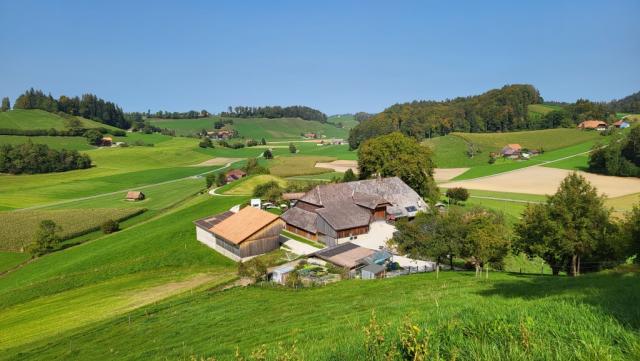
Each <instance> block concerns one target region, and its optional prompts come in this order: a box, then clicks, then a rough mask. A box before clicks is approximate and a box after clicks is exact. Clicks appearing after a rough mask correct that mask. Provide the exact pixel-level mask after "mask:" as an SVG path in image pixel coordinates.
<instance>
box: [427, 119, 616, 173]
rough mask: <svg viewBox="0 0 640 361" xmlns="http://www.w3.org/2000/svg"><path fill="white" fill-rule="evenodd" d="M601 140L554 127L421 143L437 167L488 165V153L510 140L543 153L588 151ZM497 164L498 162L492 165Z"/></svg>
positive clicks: (453, 135)
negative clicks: (471, 153) (470, 148)
mask: <svg viewBox="0 0 640 361" xmlns="http://www.w3.org/2000/svg"><path fill="white" fill-rule="evenodd" d="M604 140H605V138H603V137H602V136H600V135H599V133H597V132H588V131H580V130H577V129H565V128H558V129H545V130H534V131H525V132H508V133H451V134H448V135H446V136H442V137H436V138H432V139H429V140H426V141H425V143H426V144H427V145H429V146H430V147H431V148H432V149H433V151H434V154H435V161H436V165H437V167H439V168H458V167H475V166H492V165H489V164H488V162H489V154H490V153H491V152H499V151H500V150H501V149H502V147H504V146H505V145H507V144H511V143H517V144H520V145H521V146H522V147H524V148H529V149H543V150H544V151H545V152H549V151H556V150H561V149H566V148H569V147H576V146H578V147H580V149H586V150H587V151H588V150H589V149H590V148H591V147H592V146H593V145H594V144H595V142H596V141H604ZM470 143H471V144H474V145H475V146H476V147H477V148H478V149H479V150H480V153H478V154H476V155H475V156H474V157H473V158H470V157H469V156H468V155H467V149H468V144H470ZM509 163H513V162H512V161H510V162H509ZM500 164H501V162H500V161H498V162H496V164H494V166H499V165H500Z"/></svg>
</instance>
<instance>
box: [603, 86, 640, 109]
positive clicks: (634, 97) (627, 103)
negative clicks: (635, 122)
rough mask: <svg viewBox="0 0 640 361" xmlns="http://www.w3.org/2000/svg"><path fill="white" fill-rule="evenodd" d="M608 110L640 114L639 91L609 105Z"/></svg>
mask: <svg viewBox="0 0 640 361" xmlns="http://www.w3.org/2000/svg"><path fill="white" fill-rule="evenodd" d="M609 106H610V108H611V109H613V110H615V111H616V112H620V113H640V91H639V92H637V93H633V94H631V95H629V96H627V97H624V98H622V99H618V100H614V101H612V102H611V103H610V105H609Z"/></svg>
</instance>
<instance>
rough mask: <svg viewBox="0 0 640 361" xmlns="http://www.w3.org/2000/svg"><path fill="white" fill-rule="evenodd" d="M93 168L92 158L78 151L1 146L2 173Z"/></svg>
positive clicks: (40, 145)
mask: <svg viewBox="0 0 640 361" xmlns="http://www.w3.org/2000/svg"><path fill="white" fill-rule="evenodd" d="M89 167H91V158H89V156H88V155H86V154H80V153H78V151H76V150H66V149H60V150H57V149H50V148H49V147H48V146H46V145H44V144H34V143H32V142H31V141H28V142H27V143H24V144H19V145H11V144H3V145H0V173H11V174H21V173H28V174H34V173H50V172H65V171H68V170H73V169H84V168H89Z"/></svg>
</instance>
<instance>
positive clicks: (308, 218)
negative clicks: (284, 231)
mask: <svg viewBox="0 0 640 361" xmlns="http://www.w3.org/2000/svg"><path fill="white" fill-rule="evenodd" d="M280 218H282V220H284V221H285V222H287V224H290V225H292V226H294V227H297V228H300V229H304V230H305V231H307V232H311V233H316V219H317V218H318V214H316V213H314V212H309V211H307V210H304V209H302V208H298V207H293V208H291V209H289V210H288V211H286V212H285V213H284V214H283V215H282V216H280Z"/></svg>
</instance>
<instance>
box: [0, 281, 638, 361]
mask: <svg viewBox="0 0 640 361" xmlns="http://www.w3.org/2000/svg"><path fill="white" fill-rule="evenodd" d="M638 281H639V279H638V274H637V273H636V274H625V275H622V274H598V275H588V276H584V277H580V278H577V279H571V278H566V277H562V278H560V277H555V278H554V277H543V276H520V275H517V276H516V275H508V274H500V273H493V274H491V275H490V276H489V280H484V279H476V278H474V277H473V274H469V273H441V274H440V278H439V279H436V277H435V274H424V275H414V276H406V277H398V278H393V279H386V280H379V281H357V280H356V281H346V282H340V283H338V284H334V285H330V286H326V287H320V288H315V289H305V290H299V291H294V290H289V289H279V288H269V287H267V288H260V287H249V288H246V289H234V290H231V291H226V292H218V291H209V292H197V293H194V294H193V295H185V296H182V297H179V298H175V299H172V300H168V301H165V302H160V303H158V304H155V305H149V306H146V307H143V308H142V309H140V310H136V311H132V312H129V313H127V314H124V315H121V316H110V317H109V318H108V319H105V320H103V321H97V322H96V321H94V322H92V323H91V324H87V325H86V326H85V327H81V328H78V329H68V328H63V329H62V330H60V332H59V333H58V334H57V337H56V342H51V341H50V339H49V338H46V337H43V336H41V335H38V334H37V332H38V331H40V330H37V329H36V330H34V329H28V328H26V327H25V325H24V324H23V323H21V322H19V321H25V320H24V319H21V318H15V316H14V315H15V311H13V310H9V311H4V313H5V315H6V314H9V317H10V319H8V321H9V322H11V321H13V323H12V324H11V325H10V326H9V328H7V327H6V325H3V326H4V328H3V329H4V330H6V331H7V334H8V335H10V337H9V340H8V342H5V345H7V346H10V347H5V351H4V352H3V353H0V359H13V358H16V356H17V355H18V353H20V356H19V357H20V359H21V360H41V359H42V360H44V359H59V358H65V357H69V355H73V357H75V358H80V359H114V360H115V359H118V360H136V359H176V360H189V359H191V357H194V358H195V357H198V358H199V357H208V356H215V357H216V359H218V360H231V359H234V358H233V355H234V353H235V352H236V347H238V348H239V349H240V352H241V353H242V354H244V355H248V354H249V353H250V352H251V351H252V350H254V349H256V348H257V347H259V346H260V345H263V344H264V345H266V349H267V350H269V357H274V356H275V353H276V352H278V343H282V346H283V347H284V348H285V349H287V350H288V349H290V347H291V346H290V345H291V344H292V343H293V342H296V343H297V345H296V350H297V354H298V355H300V356H301V357H303V359H305V360H365V359H367V357H365V355H369V356H370V355H371V354H370V352H371V351H370V350H369V352H367V351H366V349H365V336H364V331H363V328H364V327H365V326H367V324H368V323H369V320H370V318H371V313H372V311H375V314H376V318H377V320H378V324H379V325H380V327H381V332H382V334H383V335H384V339H385V340H386V342H387V343H395V342H398V341H399V335H398V333H399V329H400V328H401V327H402V326H403V324H405V323H406V322H410V323H411V324H414V325H416V326H418V327H420V328H421V329H422V330H423V331H422V334H423V333H424V332H426V333H427V335H428V343H427V345H428V346H427V348H428V349H429V350H430V351H431V355H432V356H433V359H446V360H449V359H460V360H520V359H523V360H540V359H557V360H603V359H608V360H634V359H638V357H640V339H639V338H638V333H637V330H638V327H640V312H639V311H638V308H637V307H635V305H636V301H637V299H638V297H640V293H639V292H640V288H638V287H636V285H637V282H638ZM54 306H55V307H59V306H57V304H54ZM12 311H13V312H12ZM34 316H36V314H33V313H32V314H25V315H24V317H25V318H26V317H34ZM3 320H7V318H3ZM0 322H2V321H0ZM5 323H6V321H5ZM85 324H86V323H85ZM40 332H42V331H40ZM16 333H18V335H19V336H20V337H19V338H18V337H16V336H15V335H16ZM34 334H35V336H34ZM279 353H280V354H282V351H280V352H279ZM436 355H437V356H436Z"/></svg>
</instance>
